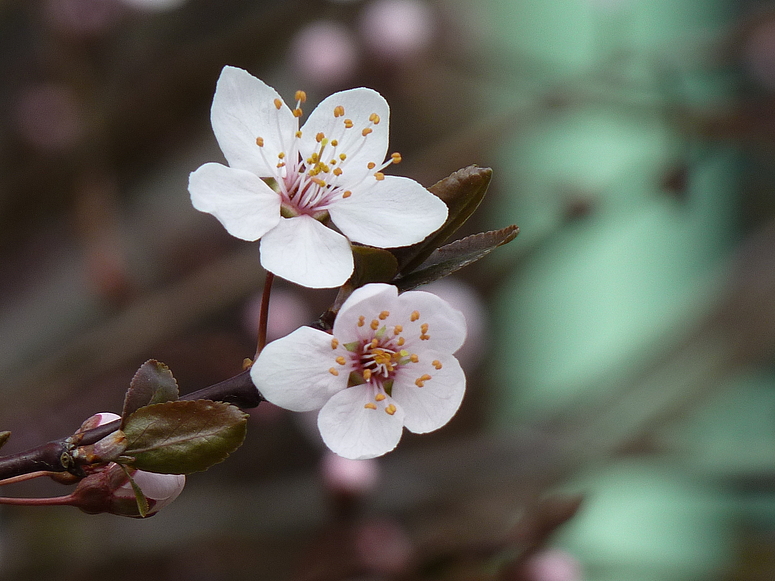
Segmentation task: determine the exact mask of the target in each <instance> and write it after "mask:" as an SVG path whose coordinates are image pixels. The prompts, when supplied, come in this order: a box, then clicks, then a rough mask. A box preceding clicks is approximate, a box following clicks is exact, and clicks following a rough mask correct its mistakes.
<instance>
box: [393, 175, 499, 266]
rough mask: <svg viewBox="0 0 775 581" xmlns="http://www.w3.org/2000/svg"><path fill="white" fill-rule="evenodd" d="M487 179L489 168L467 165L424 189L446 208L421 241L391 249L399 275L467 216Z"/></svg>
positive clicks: (488, 182)
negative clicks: (442, 219) (442, 218)
mask: <svg viewBox="0 0 775 581" xmlns="http://www.w3.org/2000/svg"><path fill="white" fill-rule="evenodd" d="M491 179H492V170H491V169H490V168H488V167H477V166H475V165H471V166H468V167H465V168H463V169H460V170H458V171H456V172H454V173H453V174H451V175H449V176H447V177H446V178H444V179H442V180H440V181H438V182H436V183H435V184H434V185H432V186H431V187H430V188H428V189H429V190H430V191H431V193H433V194H435V195H436V196H438V197H439V198H441V200H442V201H443V202H444V203H445V204H447V208H448V209H449V214H448V215H447V221H446V222H445V223H444V225H443V226H442V227H441V228H439V229H438V230H437V231H436V232H434V233H433V234H431V235H430V236H429V237H428V238H426V239H425V240H423V241H422V242H420V243H418V244H414V245H413V246H408V247H406V248H395V249H393V250H391V252H392V253H393V254H394V255H395V256H396V258H397V259H398V264H399V269H400V272H401V274H402V275H406V274H409V273H410V272H412V271H413V270H415V269H417V268H418V267H419V266H420V264H422V262H423V261H424V260H425V259H426V258H428V257H429V256H430V255H431V253H432V252H433V251H434V250H435V249H436V248H438V247H439V246H441V245H442V244H444V242H445V241H446V240H448V239H449V238H450V236H452V234H454V233H455V232H456V231H457V230H458V228H460V227H461V226H462V225H463V224H464V223H465V222H466V220H468V218H470V217H471V214H473V213H474V210H476V208H478V207H479V204H480V203H481V201H482V199H483V198H484V195H485V193H487V187H488V186H489V185H490V180H491Z"/></svg>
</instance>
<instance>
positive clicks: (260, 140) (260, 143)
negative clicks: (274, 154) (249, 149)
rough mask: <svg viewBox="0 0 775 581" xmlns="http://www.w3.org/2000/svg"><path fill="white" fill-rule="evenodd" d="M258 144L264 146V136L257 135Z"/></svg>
mask: <svg viewBox="0 0 775 581" xmlns="http://www.w3.org/2000/svg"><path fill="white" fill-rule="evenodd" d="M256 145H258V146H259V147H264V138H263V137H256Z"/></svg>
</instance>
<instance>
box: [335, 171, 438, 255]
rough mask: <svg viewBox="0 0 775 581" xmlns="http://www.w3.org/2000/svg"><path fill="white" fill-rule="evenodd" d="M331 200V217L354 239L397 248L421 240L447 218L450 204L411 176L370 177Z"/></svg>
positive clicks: (343, 231) (373, 244)
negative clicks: (342, 196) (348, 191)
mask: <svg viewBox="0 0 775 581" xmlns="http://www.w3.org/2000/svg"><path fill="white" fill-rule="evenodd" d="M352 191H353V193H352V195H351V196H350V197H348V198H341V199H338V200H337V201H336V202H334V203H332V204H331V207H330V208H329V213H330V214H331V220H332V221H333V222H334V224H336V226H337V228H339V229H340V230H341V231H342V233H343V234H344V235H345V236H347V237H348V238H349V239H350V240H353V241H354V242H360V243H362V244H368V245H369V246H376V247H377V248H394V247H398V246H408V245H410V244H414V243H416V242H420V241H421V240H423V239H424V238H425V237H427V236H428V235H429V234H430V233H431V232H434V231H436V230H438V229H439V228H440V227H441V226H442V224H444V221H445V220H446V219H447V212H448V210H447V205H446V204H445V203H444V202H442V201H441V200H440V199H439V198H437V197H436V196H434V195H433V194H432V193H430V192H429V191H428V190H426V189H425V188H424V187H422V186H421V185H420V184H419V183H417V182H416V181H414V180H411V179H409V178H404V177H397V176H386V177H385V179H383V180H376V179H374V178H372V177H367V178H366V180H365V182H364V183H363V185H362V186H360V187H359V188H358V189H355V188H353V190H352Z"/></svg>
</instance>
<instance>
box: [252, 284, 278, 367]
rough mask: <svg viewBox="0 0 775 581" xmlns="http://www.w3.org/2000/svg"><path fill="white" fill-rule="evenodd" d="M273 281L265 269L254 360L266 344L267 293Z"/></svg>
mask: <svg viewBox="0 0 775 581" xmlns="http://www.w3.org/2000/svg"><path fill="white" fill-rule="evenodd" d="M273 282H274V274H272V273H271V272H269V271H267V273H266V281H265V282H264V292H263V294H262V295H261V311H260V312H259V315H258V346H257V347H256V355H255V357H254V358H253V360H254V361H255V359H256V358H258V356H259V354H260V353H261V351H262V350H263V348H264V346H265V345H266V328H267V325H268V324H269V295H270V294H271V293H272V283H273Z"/></svg>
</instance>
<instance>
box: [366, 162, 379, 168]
mask: <svg viewBox="0 0 775 581" xmlns="http://www.w3.org/2000/svg"><path fill="white" fill-rule="evenodd" d="M366 167H367V168H369V169H374V168H375V167H377V164H376V163H374V162H373V161H370V162H369V163H367V164H366Z"/></svg>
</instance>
